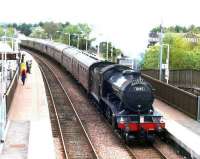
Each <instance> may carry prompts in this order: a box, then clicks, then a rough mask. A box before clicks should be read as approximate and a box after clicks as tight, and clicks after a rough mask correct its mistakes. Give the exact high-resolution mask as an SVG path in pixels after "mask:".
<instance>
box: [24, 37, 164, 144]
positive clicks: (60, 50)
mask: <svg viewBox="0 0 200 159" xmlns="http://www.w3.org/2000/svg"><path fill="white" fill-rule="evenodd" d="M21 45H22V46H24V47H28V48H32V49H35V50H38V51H40V52H41V53H43V54H46V55H48V56H50V57H52V58H53V59H55V60H56V61H57V62H59V63H60V64H61V65H62V66H63V67H65V68H66V70H67V71H68V72H70V73H71V74H72V75H73V76H74V78H75V79H76V80H77V81H78V82H79V83H80V84H81V85H82V86H83V87H84V88H85V89H86V91H87V92H88V94H89V95H90V96H92V98H94V99H95V101H96V102H97V103H98V107H99V110H100V111H101V112H102V113H103V114H104V115H105V116H106V118H107V119H108V121H109V122H110V123H111V124H112V127H113V128H114V129H116V130H118V132H120V134H121V136H122V137H123V138H124V139H125V140H126V141H128V142H129V141H132V140H137V139H147V140H150V141H152V140H153V139H154V135H155V133H157V132H160V131H161V130H163V129H164V127H165V123H164V122H162V120H161V119H162V116H161V115H160V114H158V113H157V112H155V111H154V109H153V106H152V104H153V101H154V96H153V90H152V87H151V85H150V84H149V83H147V82H146V81H144V80H143V79H142V77H141V74H140V73H139V72H137V71H134V70H132V69H130V68H128V67H126V66H123V65H119V64H113V63H111V62H107V61H103V60H99V59H97V58H96V57H94V56H92V55H91V54H89V53H87V52H83V51H80V50H78V49H76V48H73V47H70V46H67V45H62V44H58V43H54V42H47V41H42V40H33V39H26V40H22V43H21Z"/></svg>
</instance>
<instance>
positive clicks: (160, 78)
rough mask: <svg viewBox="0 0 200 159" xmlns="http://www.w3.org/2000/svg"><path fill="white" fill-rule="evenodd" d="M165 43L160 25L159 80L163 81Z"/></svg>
mask: <svg viewBox="0 0 200 159" xmlns="http://www.w3.org/2000/svg"><path fill="white" fill-rule="evenodd" d="M162 43H163V30H162V25H161V26H160V74H159V80H160V81H162V53H163V52H162V50H163V49H162V47H163V45H162Z"/></svg>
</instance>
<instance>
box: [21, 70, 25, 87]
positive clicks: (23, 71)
mask: <svg viewBox="0 0 200 159" xmlns="http://www.w3.org/2000/svg"><path fill="white" fill-rule="evenodd" d="M21 80H22V83H23V85H24V84H25V80H26V70H25V69H23V70H22V71H21Z"/></svg>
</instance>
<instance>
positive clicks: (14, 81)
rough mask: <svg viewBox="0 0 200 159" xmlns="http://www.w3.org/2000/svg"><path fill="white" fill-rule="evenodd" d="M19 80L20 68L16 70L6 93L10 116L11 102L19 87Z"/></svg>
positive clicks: (7, 108)
mask: <svg viewBox="0 0 200 159" xmlns="http://www.w3.org/2000/svg"><path fill="white" fill-rule="evenodd" d="M18 78H19V68H18V69H17V70H16V72H15V75H14V76H13V79H12V81H11V83H10V85H9V87H8V89H7V91H6V114H8V112H9V110H10V106H11V102H12V99H13V96H14V93H15V89H16V87H17V82H18Z"/></svg>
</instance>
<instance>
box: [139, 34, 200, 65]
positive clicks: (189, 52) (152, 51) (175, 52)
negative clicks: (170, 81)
mask: <svg viewBox="0 0 200 159" xmlns="http://www.w3.org/2000/svg"><path fill="white" fill-rule="evenodd" d="M163 42H164V43H167V44H169V45H170V68H171V69H186V68H187V69H193V68H195V69H200V67H199V64H198V62H197V61H198V60H200V58H199V57H200V49H199V46H198V47H197V46H194V45H191V43H190V42H188V41H187V40H186V39H185V38H184V37H183V36H181V35H177V34H173V33H168V34H165V37H164V40H163ZM159 50H160V46H159V45H155V46H152V47H150V48H149V49H148V50H147V51H146V53H145V56H144V64H143V66H142V68H143V69H157V68H158V61H159ZM166 54H167V51H166V49H165V48H163V63H165V60H166ZM197 59H198V60H197Z"/></svg>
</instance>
